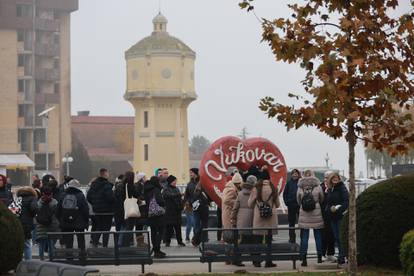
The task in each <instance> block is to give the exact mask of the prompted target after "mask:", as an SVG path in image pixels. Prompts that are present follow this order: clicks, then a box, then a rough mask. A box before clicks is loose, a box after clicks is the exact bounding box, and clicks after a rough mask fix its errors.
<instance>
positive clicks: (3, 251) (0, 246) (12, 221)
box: [0, 202, 24, 274]
mask: <svg viewBox="0 0 414 276" xmlns="http://www.w3.org/2000/svg"><path fill="white" fill-rule="evenodd" d="M23 245H24V233H23V228H22V225H21V223H20V220H19V219H18V218H17V217H16V216H15V215H14V214H13V213H12V212H10V211H9V209H8V208H7V207H6V206H4V204H3V203H2V202H0V274H1V273H6V272H8V271H10V270H12V269H15V268H16V267H17V265H18V264H19V262H20V261H21V260H22V254H23Z"/></svg>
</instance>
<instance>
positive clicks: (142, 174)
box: [137, 172, 145, 181]
mask: <svg viewBox="0 0 414 276" xmlns="http://www.w3.org/2000/svg"><path fill="white" fill-rule="evenodd" d="M144 177H145V173H143V172H139V173H137V181H140V180H142V179H143V178H144Z"/></svg>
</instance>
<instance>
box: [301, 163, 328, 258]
mask: <svg viewBox="0 0 414 276" xmlns="http://www.w3.org/2000/svg"><path fill="white" fill-rule="evenodd" d="M323 200H324V195H323V191H322V189H321V187H320V185H319V179H317V178H316V177H315V175H314V174H313V172H312V171H309V170H308V171H305V174H304V177H303V178H301V179H300V180H299V183H298V193H297V202H298V204H299V205H300V211H299V228H300V229H301V231H300V255H301V258H302V266H307V265H308V264H307V259H306V255H307V252H308V241H309V230H310V229H313V235H314V237H315V243H316V251H317V253H318V263H322V229H323V227H324V222H323V217H322V209H321V204H322V202H323ZM309 205H311V206H310V207H309ZM304 209H305V210H304Z"/></svg>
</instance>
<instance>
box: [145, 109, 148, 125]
mask: <svg viewBox="0 0 414 276" xmlns="http://www.w3.org/2000/svg"><path fill="white" fill-rule="evenodd" d="M147 127H148V111H144V128H147Z"/></svg>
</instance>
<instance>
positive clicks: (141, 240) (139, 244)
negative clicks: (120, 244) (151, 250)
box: [136, 235, 148, 247]
mask: <svg viewBox="0 0 414 276" xmlns="http://www.w3.org/2000/svg"><path fill="white" fill-rule="evenodd" d="M136 240H137V247H146V246H148V244H146V243H145V237H144V236H143V235H140V236H137V237H136Z"/></svg>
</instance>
